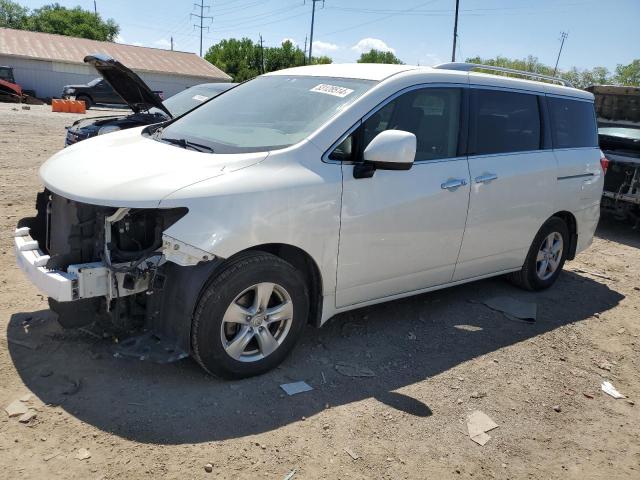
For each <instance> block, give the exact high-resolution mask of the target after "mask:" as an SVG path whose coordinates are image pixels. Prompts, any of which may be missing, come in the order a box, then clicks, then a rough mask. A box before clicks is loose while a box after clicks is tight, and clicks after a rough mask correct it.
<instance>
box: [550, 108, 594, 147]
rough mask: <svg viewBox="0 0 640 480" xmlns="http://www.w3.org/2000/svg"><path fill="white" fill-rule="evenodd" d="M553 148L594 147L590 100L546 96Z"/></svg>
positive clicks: (592, 113) (592, 112)
mask: <svg viewBox="0 0 640 480" xmlns="http://www.w3.org/2000/svg"><path fill="white" fill-rule="evenodd" d="M547 101H548V105H549V113H550V116H551V125H552V126H553V128H552V135H551V137H552V139H553V147H554V148H578V147H596V146H597V145H598V134H597V127H596V115H595V110H594V107H593V103H591V102H581V101H579V100H567V99H564V98H555V97H547Z"/></svg>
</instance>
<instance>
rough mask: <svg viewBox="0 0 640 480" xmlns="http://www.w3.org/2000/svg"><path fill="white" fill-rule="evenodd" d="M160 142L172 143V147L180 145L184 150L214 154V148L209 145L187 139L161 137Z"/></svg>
mask: <svg viewBox="0 0 640 480" xmlns="http://www.w3.org/2000/svg"><path fill="white" fill-rule="evenodd" d="M160 140H162V141H163V142H167V143H171V144H172V145H178V146H179V147H182V148H191V149H192V150H196V151H198V152H209V153H213V148H211V147H209V146H207V145H202V144H200V143H195V142H190V141H189V140H187V139H185V138H166V137H161V138H160Z"/></svg>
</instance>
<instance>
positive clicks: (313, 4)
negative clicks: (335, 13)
mask: <svg viewBox="0 0 640 480" xmlns="http://www.w3.org/2000/svg"><path fill="white" fill-rule="evenodd" d="M310 1H311V4H312V5H311V35H310V36H309V65H311V58H312V57H311V54H312V52H313V24H314V22H315V19H316V3H317V2H322V8H324V0H310ZM305 3H307V2H306V0H305Z"/></svg>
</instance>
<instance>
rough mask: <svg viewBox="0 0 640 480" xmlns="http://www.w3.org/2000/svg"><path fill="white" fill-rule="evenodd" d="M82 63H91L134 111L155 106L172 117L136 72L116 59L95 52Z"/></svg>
mask: <svg viewBox="0 0 640 480" xmlns="http://www.w3.org/2000/svg"><path fill="white" fill-rule="evenodd" d="M84 63H88V64H90V65H93V66H94V67H95V69H96V70H97V71H98V73H99V74H100V75H102V78H104V79H105V80H106V81H107V82H108V83H109V85H111V86H112V87H113V89H114V90H115V91H116V93H117V94H118V95H120V96H121V97H122V99H123V100H124V101H125V102H126V103H127V105H129V107H131V110H133V111H134V112H136V113H138V112H140V111H144V110H149V109H150V108H151V107H156V108H159V109H160V110H162V111H163V112H165V113H166V114H167V115H169V118H173V115H171V112H169V110H167V108H166V107H165V106H164V105H163V104H162V100H160V97H158V96H157V95H156V94H155V93H153V92H152V91H151V89H150V88H149V86H148V85H147V84H146V83H144V82H143V81H142V79H141V78H140V77H139V76H138V75H137V74H135V73H134V72H133V71H131V70H130V69H128V68H127V67H125V66H124V65H123V64H122V63H120V62H119V61H117V60H116V59H114V58H111V57H110V56H108V55H103V54H100V53H96V54H93V55H87V56H86V57H84Z"/></svg>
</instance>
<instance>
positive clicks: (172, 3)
mask: <svg viewBox="0 0 640 480" xmlns="http://www.w3.org/2000/svg"><path fill="white" fill-rule="evenodd" d="M57 1H58V2H59V3H60V4H62V5H65V6H76V5H80V6H82V7H83V8H87V9H91V10H93V0H72V1H66V0H57ZM194 1H196V0H194ZM197 1H199V0H197ZM19 3H21V4H22V5H25V6H27V7H29V8H37V7H40V6H42V5H43V4H46V3H51V1H43V0H22V1H19ZM207 4H208V5H211V8H210V10H208V11H206V12H205V14H207V15H211V16H213V17H214V18H213V22H210V21H206V22H205V24H208V25H209V26H210V28H209V31H208V32H207V31H206V30H205V33H204V42H203V43H204V47H203V48H204V51H206V49H207V48H208V47H209V46H210V45H212V44H213V43H216V42H217V41H219V40H221V39H223V38H229V37H243V36H246V37H249V38H251V39H253V40H256V41H257V40H258V38H259V34H262V37H263V39H264V42H265V45H269V46H274V45H278V44H279V43H280V42H281V41H282V40H283V39H287V38H288V39H292V40H293V41H294V43H297V44H299V45H300V46H301V48H302V46H303V45H304V40H305V36H307V35H308V34H309V26H310V21H311V2H310V0H307V1H306V4H305V3H304V0H205V5H207ZM97 5H98V12H99V13H100V14H101V15H102V16H103V17H106V18H113V19H114V20H115V21H116V22H117V23H118V24H119V25H120V27H121V32H120V37H119V39H118V41H120V42H122V43H129V44H136V45H144V46H148V47H156V48H169V39H170V37H171V36H172V35H173V37H174V42H175V48H176V49H177V50H183V51H191V52H196V53H197V52H198V50H199V34H198V30H196V29H194V28H193V24H194V23H195V22H196V20H197V19H196V18H190V13H196V9H195V7H194V6H193V1H191V0H154V1H152V0H135V1H134V0H97ZM321 5H322V4H321V3H318V4H317V9H316V25H315V32H314V55H315V54H326V55H329V56H330V57H332V58H333V59H334V61H335V62H349V61H355V60H356V59H357V58H358V56H359V55H360V52H361V51H363V50H369V49H370V48H371V47H377V48H379V49H383V50H384V49H390V50H392V51H393V52H394V53H395V54H396V55H397V56H398V57H399V58H400V59H402V60H403V61H404V62H405V63H411V64H415V63H420V64H421V65H432V64H436V63H439V62H444V61H449V60H450V59H451V36H452V28H453V9H454V6H455V0H422V1H421V0H396V1H394V2H390V1H389V0H349V1H345V0H343V1H339V0H326V2H325V6H324V8H322V7H321ZM460 9H461V14H460V19H459V48H458V53H457V56H458V60H464V58H465V57H470V56H475V55H481V56H483V57H493V56H495V55H505V56H507V57H519V58H521V57H525V56H526V55H529V54H531V55H535V56H537V57H538V58H539V59H540V61H542V62H543V63H546V64H550V65H553V64H554V63H555V59H556V55H557V53H558V48H559V46H560V32H561V31H566V32H568V33H569V37H568V39H567V41H566V42H565V47H564V50H563V53H562V58H561V60H560V68H561V69H567V68H569V67H571V66H577V67H579V68H591V67H594V66H605V67H607V68H609V69H610V70H612V69H614V68H615V66H616V64H619V63H625V64H626V63H629V62H631V61H632V60H633V59H634V58H640V49H639V48H638V46H640V27H639V25H640V0H583V1H581V0H460ZM198 12H199V9H198Z"/></svg>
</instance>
